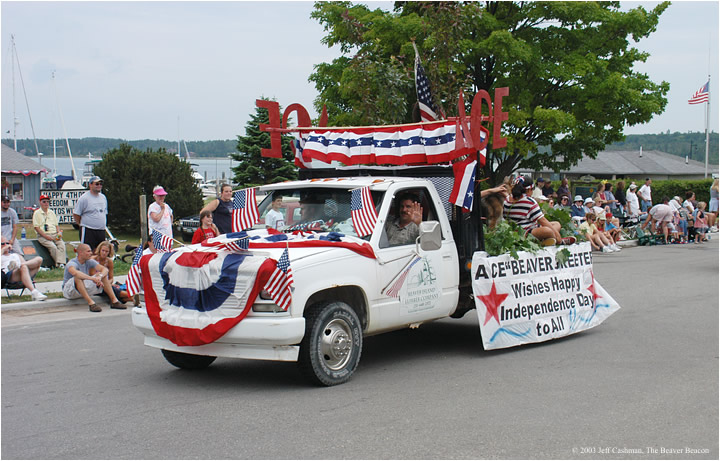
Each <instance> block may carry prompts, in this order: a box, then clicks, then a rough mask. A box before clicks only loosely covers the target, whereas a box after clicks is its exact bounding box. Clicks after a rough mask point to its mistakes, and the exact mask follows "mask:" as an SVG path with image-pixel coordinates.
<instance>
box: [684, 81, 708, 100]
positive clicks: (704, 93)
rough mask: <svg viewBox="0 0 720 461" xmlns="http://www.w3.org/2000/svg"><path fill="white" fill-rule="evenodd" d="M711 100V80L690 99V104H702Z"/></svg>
mask: <svg viewBox="0 0 720 461" xmlns="http://www.w3.org/2000/svg"><path fill="white" fill-rule="evenodd" d="M709 100H710V80H708V82H707V83H706V84H704V85H703V86H702V87H701V88H700V89H699V90H697V91H696V92H695V94H694V95H692V98H690V99H688V104H702V103H704V102H708V101H709Z"/></svg>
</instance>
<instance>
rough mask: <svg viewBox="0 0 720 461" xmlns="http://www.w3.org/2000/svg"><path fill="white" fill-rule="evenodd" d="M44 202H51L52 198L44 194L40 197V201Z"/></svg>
mask: <svg viewBox="0 0 720 461" xmlns="http://www.w3.org/2000/svg"><path fill="white" fill-rule="evenodd" d="M42 200H50V197H48V196H47V195H45V194H42V195H41V196H40V201H42Z"/></svg>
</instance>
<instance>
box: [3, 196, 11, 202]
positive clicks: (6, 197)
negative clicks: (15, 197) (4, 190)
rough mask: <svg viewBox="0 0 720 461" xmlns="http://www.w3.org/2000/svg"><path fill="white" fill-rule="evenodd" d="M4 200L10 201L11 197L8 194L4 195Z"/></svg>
mask: <svg viewBox="0 0 720 461" xmlns="http://www.w3.org/2000/svg"><path fill="white" fill-rule="evenodd" d="M2 201H3V202H9V201H10V197H8V196H7V195H3V196H2Z"/></svg>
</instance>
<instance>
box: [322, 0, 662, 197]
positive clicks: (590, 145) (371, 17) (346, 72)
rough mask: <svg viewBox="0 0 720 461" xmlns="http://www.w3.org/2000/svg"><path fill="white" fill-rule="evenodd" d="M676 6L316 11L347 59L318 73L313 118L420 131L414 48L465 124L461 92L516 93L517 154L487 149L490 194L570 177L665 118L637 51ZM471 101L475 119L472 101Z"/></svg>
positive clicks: (409, 6) (512, 120)
mask: <svg viewBox="0 0 720 461" xmlns="http://www.w3.org/2000/svg"><path fill="white" fill-rule="evenodd" d="M668 5H669V2H663V3H661V4H659V5H657V6H656V7H655V8H653V9H652V10H650V11H647V10H646V9H645V8H643V7H642V6H638V7H636V8H634V9H631V10H629V11H621V10H620V2H505V1H498V2H396V3H395V8H394V10H393V11H391V12H386V11H382V10H380V9H374V10H371V9H369V8H368V7H367V6H365V5H361V4H357V5H355V4H352V3H351V2H317V3H316V4H315V7H314V11H313V13H312V17H313V18H315V19H317V20H318V21H319V22H320V23H321V24H322V25H323V27H324V30H325V32H326V35H325V37H324V38H323V43H325V44H326V45H328V46H334V45H338V46H339V47H340V49H341V51H342V54H343V55H342V56H341V57H339V58H337V59H335V60H333V61H332V62H331V63H322V64H318V65H316V66H315V72H314V73H313V74H312V75H311V77H310V80H311V81H313V82H315V86H316V88H317V89H318V91H319V93H320V95H319V96H318V98H317V99H316V101H315V107H316V109H317V110H320V108H321V107H322V105H323V104H326V105H327V109H328V115H329V124H330V125H340V126H342V125H376V124H388V123H411V122H414V121H418V120H419V117H418V116H417V114H416V111H414V107H413V106H414V103H415V101H416V99H417V98H416V95H415V83H414V58H415V54H414V51H413V42H414V43H415V44H416V45H417V48H418V50H419V54H420V57H421V60H422V63H423V66H424V67H425V70H426V73H427V75H428V78H429V80H430V82H431V85H432V90H433V93H434V98H435V102H436V104H437V105H438V106H439V107H441V108H443V109H444V112H445V114H446V115H447V116H453V115H457V109H456V107H457V101H458V95H459V92H460V90H463V91H464V93H465V94H466V95H474V94H475V93H476V92H477V91H478V90H480V89H484V90H487V91H488V92H489V93H490V94H493V92H492V89H494V88H499V87H509V88H510V95H509V96H508V97H506V98H505V99H504V100H503V110H505V111H507V112H509V119H508V121H507V122H505V125H504V131H503V136H506V137H507V139H508V145H507V147H505V148H503V149H495V150H493V149H488V156H487V164H486V167H485V175H486V176H488V177H490V182H491V183H497V182H499V181H501V180H502V178H503V177H504V176H506V175H508V174H510V173H512V172H513V171H515V170H516V169H518V168H524V169H531V170H535V169H539V168H540V167H547V168H551V169H554V170H558V169H562V168H567V167H569V166H571V165H573V164H575V163H577V161H578V160H579V159H580V158H582V156H583V155H587V156H590V157H595V156H596V155H597V153H598V152H599V151H600V150H602V149H603V147H604V146H605V145H606V144H610V143H613V142H616V141H621V140H622V139H623V129H624V127H625V125H630V126H632V125H636V124H640V123H646V122H648V121H649V120H650V119H651V118H652V117H653V115H654V114H659V113H661V112H662V111H663V110H664V109H665V106H666V104H667V99H666V95H667V92H668V90H669V84H668V83H667V82H661V83H655V82H652V81H651V80H650V79H649V77H648V76H647V75H645V74H643V73H639V72H637V71H636V70H634V65H635V64H636V63H639V62H644V61H645V60H646V59H647V58H648V56H649V55H648V53H645V52H641V51H639V50H638V49H637V48H634V47H633V46H632V45H631V41H632V42H633V43H637V42H638V41H639V40H641V39H642V38H645V37H647V36H649V35H650V34H651V33H652V32H653V31H655V29H656V27H657V24H658V20H659V17H660V15H661V14H662V12H663V11H664V10H665V9H666V8H667V7H668ZM465 100H466V104H468V107H467V112H468V113H469V109H470V107H469V101H470V100H471V97H469V96H468V97H466V98H465ZM491 142H492V140H491ZM539 146H549V147H550V152H549V153H543V152H540V151H539V150H538V147H539Z"/></svg>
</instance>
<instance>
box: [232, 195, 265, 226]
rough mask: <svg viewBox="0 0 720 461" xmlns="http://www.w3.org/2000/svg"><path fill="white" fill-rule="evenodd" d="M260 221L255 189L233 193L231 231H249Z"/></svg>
mask: <svg viewBox="0 0 720 461" xmlns="http://www.w3.org/2000/svg"><path fill="white" fill-rule="evenodd" d="M259 219H260V213H259V212H258V207H257V202H256V201H255V188H253V187H251V188H248V189H243V190H239V191H237V192H235V197H234V199H233V208H232V231H233V232H240V231H242V230H245V229H250V228H251V227H252V226H254V225H255V223H257V222H258V220H259Z"/></svg>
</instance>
